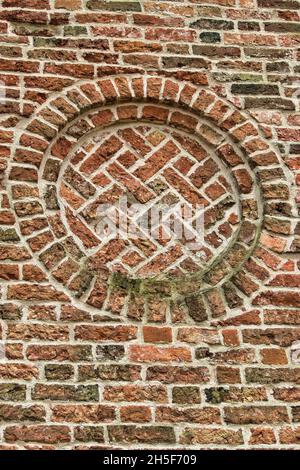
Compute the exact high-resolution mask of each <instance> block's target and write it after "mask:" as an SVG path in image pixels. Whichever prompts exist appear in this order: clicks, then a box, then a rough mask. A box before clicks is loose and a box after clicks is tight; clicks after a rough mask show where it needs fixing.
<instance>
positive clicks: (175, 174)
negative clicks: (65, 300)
mask: <svg viewBox="0 0 300 470" xmlns="http://www.w3.org/2000/svg"><path fill="white" fill-rule="evenodd" d="M27 142H30V145H31V148H33V149H34V151H35V152H36V154H37V155H41V159H42V164H41V165H40V169H39V174H38V176H37V181H32V182H31V183H32V186H34V185H36V184H38V185H39V187H40V188H42V194H41V195H40V197H39V198H37V197H36V196H34V197H31V199H30V203H28V204H25V208H23V210H22V204H23V206H24V203H22V202H20V200H19V199H18V201H16V202H15V210H16V214H17V216H18V219H19V221H20V230H21V231H22V230H23V233H24V236H26V238H27V242H28V244H29V246H30V248H31V250H32V252H33V254H34V256H35V257H36V259H37V260H38V262H39V264H40V266H41V267H42V269H43V270H44V271H45V272H46V274H47V275H50V276H51V279H52V280H53V282H55V283H56V284H59V285H60V286H61V287H62V288H63V289H64V290H65V291H66V292H67V293H69V294H70V295H71V296H72V297H73V296H74V297H75V298H76V302H77V303H78V302H79V301H81V302H82V304H83V305H84V306H85V308H91V309H96V310H99V309H105V308H106V306H107V305H109V303H110V302H111V300H110V299H111V295H112V293H113V292H114V290H115V289H120V288H122V287H124V286H126V290H127V292H128V291H129V292H130V289H132V291H133V292H135V295H136V292H138V293H140V294H141V293H142V297H145V296H146V294H147V295H150V296H151V295H155V294H156V293H157V290H159V291H160V293H162V292H163V296H166V297H169V298H172V299H173V301H174V300H175V301H177V300H178V299H187V302H188V303H189V300H188V299H189V298H190V297H191V296H193V297H192V298H194V296H196V298H199V296H200V297H201V296H202V295H205V296H206V298H208V297H209V296H210V295H211V296H213V295H214V292H216V288H218V289H219V288H222V286H223V285H226V283H228V281H229V280H230V279H231V278H232V277H233V276H236V275H237V273H239V271H240V270H241V269H242V267H243V264H244V263H245V261H247V259H248V258H249V257H250V255H251V254H252V252H253V250H254V248H255V246H256V245H257V243H258V240H259V237H260V232H261V228H262V222H263V196H262V188H261V185H260V184H259V181H258V178H257V174H256V172H255V171H254V170H255V168H256V166H257V161H258V159H259V158H260V159H261V160H263V156H264V155H265V160H266V165H268V164H269V163H268V160H267V158H266V156H267V155H269V156H273V153H272V151H271V150H270V149H269V145H268V144H267V143H265V141H264V140H263V138H262V137H260V135H259V131H258V130H257V129H256V127H255V126H254V125H253V123H252V122H250V121H249V120H248V119H247V116H244V115H243V114H242V113H241V112H239V111H237V110H236V109H234V107H233V106H232V105H231V104H229V103H225V102H224V101H223V100H221V99H220V98H219V97H217V96H216V95H214V94H213V93H212V92H210V91H208V90H204V89H201V88H197V87H195V86H192V85H186V84H185V83H180V82H179V83H178V82H176V81H173V80H172V81H171V80H169V79H161V78H158V77H148V78H143V79H142V78H140V77H131V78H128V77H118V78H115V79H114V80H108V79H103V80H100V81H98V83H94V82H88V83H86V84H83V85H81V86H80V87H78V88H71V89H69V90H67V92H66V94H65V95H64V96H61V97H59V98H55V99H54V100H53V101H51V102H50V103H48V106H45V107H44V108H43V109H41V111H40V113H39V114H38V115H37V116H36V118H35V119H34V120H33V121H32V122H31V123H30V124H28V125H27V128H26V130H25V131H24V133H23V134H22V135H21V137H20V145H21V147H20V148H22V147H24V146H26V143H27ZM18 151H20V149H19V150H17V152H18ZM268 152H269V153H268ZM273 158H275V159H276V158H277V157H276V155H275V154H274V157H273ZM261 166H263V165H260V168H261ZM14 179H15V177H14V173H13V170H12V173H11V180H14ZM125 198H126V201H127V205H128V208H129V214H130V210H133V209H132V208H133V207H134V206H135V205H137V204H139V205H140V207H143V208H144V211H145V214H148V213H149V212H150V210H151V208H153V206H154V205H156V207H157V206H158V207H160V206H163V205H168V207H170V206H171V207H172V204H173V205H174V204H178V203H185V204H188V205H189V207H190V208H191V213H190V219H191V220H192V223H191V224H190V228H191V230H194V229H195V224H196V222H197V217H196V216H195V214H196V212H195V211H196V207H199V206H201V208H202V212H201V215H202V222H203V226H202V229H203V234H202V235H203V236H202V239H201V243H198V240H197V243H196V244H195V243H193V244H192V247H191V244H190V243H188V241H187V240H186V237H182V238H181V239H180V240H179V239H174V237H173V238H172V237H171V236H168V234H166V233H164V227H163V226H162V225H160V224H158V225H157V230H156V232H155V234H156V236H153V233H150V234H149V233H148V234H146V235H145V234H144V233H143V236H135V237H134V238H133V237H132V236H131V235H130V234H129V236H127V237H116V236H110V237H104V236H103V233H102V234H101V233H99V230H98V228H99V224H100V225H101V222H102V221H103V218H104V216H106V215H107V214H106V213H105V210H103V208H105V207H108V205H109V204H110V205H115V206H116V204H117V203H118V202H119V201H120V200H124V199H125ZM101 211H102V212H101ZM118 211H119V212H118ZM117 213H118V214H120V206H118V210H117ZM28 216H30V217H32V216H34V217H35V219H34V220H36V227H32V230H30V231H29V232H28V230H27V231H26V233H25V229H24V224H25V226H26V218H27V217H28ZM129 219H130V216H129ZM118 223H120V222H118ZM196 229H199V227H198V226H197V228H196ZM196 229H195V230H196ZM35 232H37V233H35ZM135 235H136V232H135ZM211 290H212V293H211V294H210V293H209V292H210V291H211ZM221 296H222V295H221ZM205 318H206V316H205Z"/></svg>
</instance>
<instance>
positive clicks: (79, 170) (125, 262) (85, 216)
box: [58, 123, 241, 278]
mask: <svg viewBox="0 0 300 470" xmlns="http://www.w3.org/2000/svg"><path fill="white" fill-rule="evenodd" d="M58 185H59V188H58V191H59V200H60V204H61V214H62V216H63V218H64V220H65V224H66V225H67V226H68V227H69V230H70V231H71V233H72V234H73V235H74V237H75V239H76V241H77V243H78V245H79V246H80V248H81V250H82V251H83V252H84V254H85V257H86V260H87V266H88V269H89V270H90V271H91V272H94V273H103V272H109V273H115V272H118V273H122V274H124V275H126V276H129V277H133V278H147V277H149V276H150V277H151V276H162V275H167V276H172V277H174V276H176V277H181V276H183V277H185V276H186V275H187V274H193V273H196V272H199V271H201V270H203V269H204V268H205V267H206V266H207V265H208V264H210V263H211V262H212V260H213V259H215V258H216V257H218V256H220V254H221V253H222V252H223V251H224V250H225V249H226V248H228V246H229V245H230V243H231V241H232V240H234V238H235V236H236V233H237V232H238V229H239V222H240V218H241V215H240V205H239V195H238V192H237V190H236V186H235V184H234V181H233V180H232V177H231V175H230V173H229V172H228V171H227V170H226V168H225V166H224V165H223V164H222V162H221V161H220V159H219V158H217V157H216V156H215V155H214V153H213V152H212V151H211V150H210V149H209V148H207V147H206V145H205V144H204V143H203V142H199V141H198V140H197V139H196V138H194V137H191V136H190V135H187V134H185V133H184V132H181V131H178V130H174V129H172V128H169V127H167V126H157V125H154V124H148V123H141V124H136V125H133V124H130V125H128V124H124V125H120V126H118V127H112V128H109V129H106V130H103V131H100V132H99V131H98V132H97V133H93V134H91V135H88V136H87V137H85V138H83V139H81V142H80V143H79V144H78V145H77V146H76V148H75V150H74V151H73V153H72V154H71V155H70V157H69V159H68V161H67V162H66V163H65V165H63V167H62V169H61V174H60V178H59V184H58ZM120 200H123V201H124V200H126V203H127V206H128V207H129V210H130V209H131V208H132V207H133V206H134V207H137V205H140V206H139V207H140V208H143V207H145V212H144V214H146V213H147V215H148V214H149V217H150V211H151V209H152V208H153V207H154V206H155V207H156V208H159V207H163V206H164V207H176V205H177V207H178V204H181V205H184V206H185V207H187V206H188V207H189V208H190V209H191V218H193V217H194V220H193V222H192V223H191V222H190V225H189V228H190V229H191V230H195V233H196V230H198V231H199V226H200V225H199V220H198V225H197V216H196V210H197V209H198V214H199V207H202V208H203V210H202V211H201V214H202V216H203V225H202V226H201V228H202V230H203V234H202V236H199V235H201V234H198V236H197V234H196V238H195V239H194V242H193V243H192V246H191V239H186V235H187V233H188V230H189V228H187V229H186V231H185V234H183V236H182V237H181V238H180V239H178V240H174V237H170V236H168V234H167V233H166V231H165V229H164V226H163V224H160V225H158V227H157V231H155V234H153V233H145V231H143V233H141V234H140V235H139V234H138V233H137V232H135V236H134V237H131V236H130V234H129V235H128V236H127V237H124V238H120V235H119V234H118V236H114V235H111V236H109V237H104V236H103V233H102V234H101V233H99V230H98V228H99V223H100V224H101V222H103V218H104V217H107V213H106V211H105V207H107V208H108V207H109V206H112V205H114V207H120V206H119V205H118V204H119V202H120ZM101 208H102V209H101ZM101 210H102V212H101ZM154 235H155V236H154ZM195 241H196V243H195Z"/></svg>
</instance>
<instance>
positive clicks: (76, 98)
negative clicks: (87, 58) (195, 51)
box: [10, 76, 279, 308]
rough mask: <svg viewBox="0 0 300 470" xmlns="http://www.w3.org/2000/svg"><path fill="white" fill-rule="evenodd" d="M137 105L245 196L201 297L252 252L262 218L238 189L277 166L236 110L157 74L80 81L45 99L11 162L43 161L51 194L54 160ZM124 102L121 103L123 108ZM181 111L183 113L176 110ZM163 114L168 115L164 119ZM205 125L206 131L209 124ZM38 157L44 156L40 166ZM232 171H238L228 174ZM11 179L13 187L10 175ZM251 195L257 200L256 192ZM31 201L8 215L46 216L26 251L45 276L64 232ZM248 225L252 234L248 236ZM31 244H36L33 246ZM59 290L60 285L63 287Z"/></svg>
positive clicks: (131, 114)
mask: <svg viewBox="0 0 300 470" xmlns="http://www.w3.org/2000/svg"><path fill="white" fill-rule="evenodd" d="M139 102H146V104H145V107H144V108H143V112H142V115H141V116H140V117H142V118H143V119H144V120H145V121H147V122H155V123H158V124H165V123H166V119H167V123H168V124H169V125H171V126H173V127H176V128H179V129H181V130H183V131H185V132H188V133H191V132H192V133H193V134H197V135H199V137H200V138H201V139H204V140H205V141H206V142H207V143H208V144H210V145H212V146H214V147H215V148H216V151H217V152H218V156H219V157H220V158H221V159H222V160H223V162H225V163H226V164H227V165H228V166H229V167H230V169H231V171H232V172H233V173H234V175H235V181H236V184H237V186H238V188H239V191H240V194H241V196H243V195H244V194H245V206H244V208H243V211H244V213H247V218H248V220H247V223H246V225H244V226H243V230H241V231H240V235H241V236H240V238H239V240H237V242H236V243H234V244H233V245H232V246H231V247H230V250H229V252H228V253H226V257H225V256H222V258H221V259H220V260H217V261H216V262H215V263H214V264H213V265H212V266H210V268H209V270H207V272H206V274H205V281H206V285H205V288H204V291H205V292H206V291H207V290H209V289H210V288H215V287H216V286H221V285H222V284H223V283H224V282H225V281H228V279H229V278H230V277H231V275H232V274H234V273H236V272H237V271H238V269H240V268H241V267H242V264H243V263H244V262H245V260H246V259H248V258H249V256H250V255H251V253H252V252H253V249H254V248H255V246H256V244H257V241H258V238H259V235H260V230H261V221H262V213H260V214H257V213H256V212H257V207H256V208H255V207H254V206H255V201H254V200H253V197H252V198H250V199H248V197H247V192H249V191H248V189H249V188H247V187H245V186H247V183H249V179H252V185H256V186H257V181H256V178H255V176H254V173H253V172H252V168H254V167H256V166H258V165H259V166H260V168H266V169H267V168H268V166H269V165H270V164H271V165H274V164H276V163H278V162H279V160H278V157H277V155H276V154H275V153H274V151H273V150H271V149H270V148H269V145H268V143H267V142H266V141H265V140H264V139H262V138H261V137H260V135H259V132H258V129H257V128H256V126H254V125H253V123H252V122H250V120H248V118H247V116H246V115H245V114H244V113H241V112H240V111H237V110H236V109H235V108H234V107H233V106H232V105H231V104H230V103H227V102H225V101H224V100H223V99H220V98H219V97H218V96H216V95H215V94H213V93H212V92H211V91H206V90H204V89H203V88H197V87H195V86H193V85H190V84H186V83H180V82H176V81H175V80H171V79H164V78H160V77H156V76H151V77H142V78H141V77H135V76H131V77H123V76H122V77H116V78H112V79H102V80H99V81H97V83H95V82H94V81H90V82H85V83H84V84H82V85H78V86H73V87H71V88H69V89H68V90H66V92H65V93H64V94H62V95H61V96H59V97H58V98H54V99H51V100H50V101H49V102H48V103H47V104H46V105H45V106H42V107H41V109H40V110H39V112H38V113H37V114H36V116H35V117H34V118H33V119H32V120H31V122H29V123H27V125H26V128H25V130H24V133H23V134H21V137H20V141H19V142H20V147H18V148H17V149H16V153H15V159H14V160H15V161H16V162H21V161H22V158H25V163H26V164H28V161H30V158H31V160H32V161H35V162H36V163H35V164H33V165H32V164H31V165H28V167H32V168H33V169H34V168H36V166H39V165H40V163H41V160H43V162H42V165H41V169H40V177H41V174H42V173H43V175H44V176H45V173H46V175H47V176H46V179H47V181H48V183H49V184H48V187H47V190H49V191H51V190H52V189H53V186H55V182H56V179H57V178H58V174H59V173H58V169H59V166H60V162H61V161H63V160H64V159H66V158H67V156H68V154H69V152H70V150H71V148H72V147H73V145H74V144H75V143H76V141H77V139H79V138H81V137H82V136H84V135H85V134H87V133H89V132H92V131H95V129H96V128H97V129H101V128H105V127H107V126H111V125H115V123H116V117H114V116H113V114H112V106H114V105H116V107H117V108H116V113H117V118H118V119H120V120H121V121H123V122H135V121H136V120H137V115H136V108H135V105H134V103H139ZM124 103H126V105H125V106H124ZM153 103H159V104H160V105H162V106H161V107H160V108H157V107H156V109H155V107H154V106H153ZM130 104H131V106H130ZM108 106H109V107H108ZM170 106H175V107H176V108H175V110H174V111H173V110H172V111H170ZM180 108H181V110H182V111H180ZM167 109H168V110H169V111H168V113H167V111H166V110H167ZM185 111H188V113H189V114H186V113H185ZM209 122H210V123H211V126H209V125H208V123H209ZM216 129H217V131H218V130H220V131H221V132H226V133H227V134H228V136H229V137H230V140H233V141H234V142H235V145H234V144H233V146H232V147H228V145H229V144H228V142H225V143H224V142H223V141H221V144H220V139H219V136H218V132H216ZM28 146H30V147H31V149H33V150H31V151H29V153H28V154H26V155H25V152H24V147H28ZM235 146H238V152H239V153H238V154H237V153H236V152H235ZM24 155H25V157H24ZM44 155H47V156H48V159H47V160H46V159H45V158H44ZM238 155H243V156H244V157H246V162H247V164H248V165H247V167H246V166H245V164H242V163H241V162H240V161H239V158H238ZM264 161H266V164H265V165H264V164H262V163H264ZM49 162H50V165H49ZM235 167H238V168H237V170H235ZM10 179H11V180H12V181H16V178H15V176H14V171H13V169H12V172H11V176H10ZM34 184H36V185H37V184H38V176H37V177H36V181H32V186H31V188H32V194H33V193H34V191H33V185H34ZM51 187H52V189H51ZM251 189H252V187H251ZM256 194H257V195H258V197H261V196H260V194H261V193H260V190H259V188H258V186H257V193H256ZM30 197H31V201H32V214H26V213H25V214H23V213H22V207H20V204H22V203H20V200H19V199H18V200H17V201H16V204H15V209H16V213H17V216H18V218H19V219H20V220H21V221H22V219H23V217H25V218H26V217H27V216H28V215H34V214H36V217H38V218H39V219H41V220H42V219H43V216H42V214H46V215H47V216H48V217H47V219H48V220H47V222H48V223H49V225H48V223H47V224H46V225H45V226H43V222H41V224H42V225H41V226H38V225H37V230H36V231H37V232H38V234H37V235H35V234H34V232H30V234H29V236H27V238H28V243H29V245H30V246H31V247H32V248H33V251H34V255H35V257H36V258H38V260H39V262H42V263H43V265H44V266H45V267H46V270H47V272H48V273H49V272H50V271H51V270H52V271H53V270H54V266H56V261H57V260H59V261H60V260H61V258H60V257H61V256H62V254H61V253H60V246H61V239H62V237H64V236H65V228H64V227H63V225H62V224H61V220H60V218H59V213H58V211H56V212H55V209H53V211H52V215H51V213H48V214H47V212H46V211H45V209H44V207H42V206H41V204H40V200H39V199H38V198H35V197H34V196H32V195H31V196H30ZM54 199H55V198H54ZM247 199H248V200H247ZM54 204H55V202H54ZM50 212H51V211H50ZM253 214H254V215H253ZM249 219H250V220H249ZM251 219H252V220H251ZM23 220H24V219H23ZM25 220H26V219H25ZM252 222H253V223H252ZM254 225H255V229H254V231H253V227H254ZM47 226H48V227H47ZM20 228H21V232H22V230H23V235H24V236H26V235H27V234H26V233H24V228H23V229H22V225H21V226H20ZM41 231H42V232H41ZM40 232H41V233H40ZM36 238H37V239H38V240H37V242H36ZM33 241H34V242H33ZM247 244H250V247H248V248H247ZM49 247H50V248H51V249H50V250H49ZM69 248H70V250H71V252H72V249H73V250H76V249H77V247H74V246H73V247H69ZM62 259H64V256H63V258H62ZM69 261H70V260H69V259H67V260H66V261H65V262H66V265H65V266H63V269H70V270H71V272H72V266H71V264H72V263H70V262H69ZM68 262H69V264H68ZM52 274H53V273H52ZM72 274H73V277H74V274H75V273H74V272H72ZM77 274H78V277H77ZM86 276H87V273H86V271H82V269H81V268H80V270H79V272H78V273H77V272H76V275H75V281H74V283H73V287H72V288H71V289H70V286H68V291H69V292H70V290H71V292H72V295H77V297H81V295H82V292H81V286H82V284H83V283H84V282H87V280H86ZM57 280H58V278H57V277H56V281H57ZM107 281H108V279H106V278H105V279H101V280H100V281H99V283H98V286H97V289H98V294H97V291H96V292H95V294H94V296H93V297H94V298H98V299H99V295H100V293H101V292H102V294H101V295H100V301H98V300H97V301H96V302H90V303H89V305H91V306H92V307H95V308H102V306H103V304H104V302H105V299H106V294H107V291H106V285H107ZM202 283H203V280H202V278H201V280H200V281H199V283H197V282H196V283H195V280H193V281H192V283H190V282H187V283H186V284H184V286H182V285H181V286H180V287H178V288H177V294H178V295H179V296H186V295H190V294H191V293H195V292H196V293H197V292H200V291H201V286H202ZM62 284H63V285H64V282H63V283H62ZM167 290H168V287H167ZM103 292H104V293H103Z"/></svg>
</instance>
